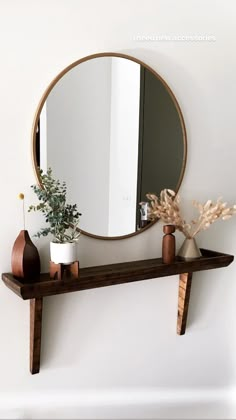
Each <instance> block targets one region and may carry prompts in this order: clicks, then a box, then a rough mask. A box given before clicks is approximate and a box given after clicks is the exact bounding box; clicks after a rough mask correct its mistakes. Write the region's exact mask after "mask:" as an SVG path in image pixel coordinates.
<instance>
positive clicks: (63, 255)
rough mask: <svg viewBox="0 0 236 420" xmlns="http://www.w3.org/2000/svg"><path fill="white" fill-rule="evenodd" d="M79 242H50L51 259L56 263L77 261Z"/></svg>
mask: <svg viewBox="0 0 236 420" xmlns="http://www.w3.org/2000/svg"><path fill="white" fill-rule="evenodd" d="M77 246H78V244H77V242H72V243H70V242H68V243H65V244H58V243H56V242H50V255H51V261H53V262H54V263H56V264H71V263H73V262H74V261H77V260H78V258H77Z"/></svg>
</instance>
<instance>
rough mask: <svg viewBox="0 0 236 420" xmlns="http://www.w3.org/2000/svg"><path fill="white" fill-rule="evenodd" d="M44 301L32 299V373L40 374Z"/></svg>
mask: <svg viewBox="0 0 236 420" xmlns="http://www.w3.org/2000/svg"><path fill="white" fill-rule="evenodd" d="M42 311H43V299H42V298H37V299H30V372H31V373H32V375H33V374H35V373H39V370H40V351H41V330H42Z"/></svg>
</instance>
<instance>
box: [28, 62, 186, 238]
mask: <svg viewBox="0 0 236 420" xmlns="http://www.w3.org/2000/svg"><path fill="white" fill-rule="evenodd" d="M81 61H82V60H81ZM71 67H72V66H71ZM39 109H40V111H39V112H38V116H37V117H36V122H35V125H36V126H35V127H34V139H33V142H34V155H35V156H34V161H35V165H36V166H38V167H40V168H41V169H43V171H46V170H47V168H48V167H51V168H52V170H53V174H54V175H55V177H56V178H58V179H60V181H65V182H66V184H67V187H68V202H70V203H71V204H74V203H77V205H78V208H79V211H80V212H81V213H82V216H81V219H80V227H81V229H82V231H83V232H84V233H87V234H92V235H95V236H98V237H106V238H109V237H120V236H124V235H130V234H134V233H135V232H140V231H142V229H143V228H144V227H146V226H148V221H147V220H145V219H146V216H145V215H146V205H145V202H146V201H147V198H146V193H148V192H152V193H156V194H159V193H160V191H161V190H162V189H163V188H171V189H173V190H175V191H176V190H177V189H178V187H179V185H180V182H181V180H182V177H183V172H184V167H185V159H186V136H185V129H184V122H183V118H182V114H181V111H180V109H179V106H178V104H177V101H176V99H175V98H174V96H173V93H172V92H171V90H170V89H169V88H168V86H167V85H166V83H165V82H164V81H163V80H162V79H161V78H160V77H159V76H158V75H157V74H156V73H155V72H154V71H152V70H151V69H150V68H149V67H147V66H145V65H144V64H142V63H139V62H137V60H136V59H132V58H131V57H129V58H127V57H126V56H108V55H106V56H100V55H99V56H97V57H95V58H92V59H91V58H89V59H87V60H86V61H82V62H79V64H76V65H74V66H73V67H72V68H71V69H70V70H68V71H65V72H64V74H63V75H62V76H61V75H60V77H58V80H57V81H56V83H53V88H51V87H50V88H49V89H48V92H46V94H45V95H44V98H43V100H42V102H41V105H40V106H39ZM140 203H143V204H140ZM140 210H141V211H140Z"/></svg>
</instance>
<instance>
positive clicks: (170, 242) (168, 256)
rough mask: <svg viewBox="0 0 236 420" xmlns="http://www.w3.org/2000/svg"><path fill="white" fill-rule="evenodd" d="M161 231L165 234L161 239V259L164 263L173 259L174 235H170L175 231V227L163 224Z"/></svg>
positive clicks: (168, 262)
mask: <svg viewBox="0 0 236 420" xmlns="http://www.w3.org/2000/svg"><path fill="white" fill-rule="evenodd" d="M163 232H164V233H165V235H164V236H163V240H162V260H163V263H165V264H171V263H173V262H174V261H175V236H174V235H172V234H173V233H174V232H175V227H174V226H173V225H165V226H163Z"/></svg>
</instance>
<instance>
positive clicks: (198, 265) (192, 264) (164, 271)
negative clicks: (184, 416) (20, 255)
mask: <svg viewBox="0 0 236 420" xmlns="http://www.w3.org/2000/svg"><path fill="white" fill-rule="evenodd" d="M201 253H202V257H200V258H198V259H196V260H193V261H183V260H181V259H180V258H178V257H176V259H175V261H174V262H173V263H171V264H164V263H163V262H162V258H155V259H151V260H144V261H132V262H125V263H119V264H109V265H103V266H98V267H87V268H82V269H80V272H79V279H78V278H75V276H74V274H73V273H74V271H73V270H74V269H75V267H73V268H72V275H71V271H70V273H69V275H68V273H66V272H64V275H61V274H60V270H59V276H61V280H60V279H59V278H57V279H54V278H53V279H52V278H50V274H49V273H45V274H41V275H40V276H39V277H38V278H36V279H35V280H34V283H32V282H31V283H28V284H27V283H23V282H22V281H21V280H19V279H17V278H16V277H14V276H13V275H12V274H11V273H5V274H2V280H3V282H4V283H5V285H6V286H7V287H8V288H9V289H11V290H12V291H13V292H14V293H16V294H17V295H18V296H19V297H21V298H22V299H24V300H26V299H28V300H30V371H31V373H32V374H34V373H38V372H39V369H40V348H41V328H42V310H43V298H44V297H45V296H52V295H58V294H62V293H69V292H77V291H80V290H87V289H94V288H98V287H105V286H114V285H116V284H123V283H133V282H136V281H140V280H147V279H154V278H158V277H165V276H172V275H176V274H178V275H179V276H180V279H179V293H178V316H177V334H179V335H183V334H185V330H186V324H187V316H188V307H189V299H190V291H191V282H192V273H193V272H195V271H202V270H210V269H214V268H221V267H226V266H228V265H229V264H231V263H232V261H233V259H234V257H233V256H232V255H228V254H222V253H220V252H215V251H209V250H206V249H201ZM54 268H55V267H52V272H51V275H53V277H54V274H55V272H56V273H58V270H56V271H55V270H54ZM77 269H78V266H77V268H76V269H75V271H76V270H77ZM53 273H54V274H53ZM57 276H58V274H57Z"/></svg>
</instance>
